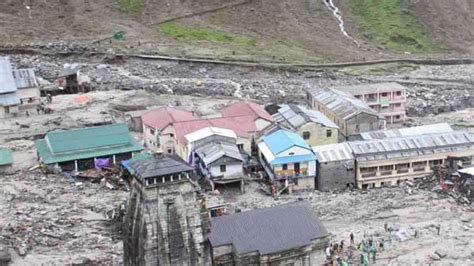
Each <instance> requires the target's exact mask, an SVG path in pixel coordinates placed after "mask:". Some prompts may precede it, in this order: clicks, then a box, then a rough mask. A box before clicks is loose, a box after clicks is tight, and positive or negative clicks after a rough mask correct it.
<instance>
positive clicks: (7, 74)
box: [0, 57, 17, 94]
mask: <svg viewBox="0 0 474 266" xmlns="http://www.w3.org/2000/svg"><path fill="white" fill-rule="evenodd" d="M16 90H17V87H16V84H15V80H14V79H13V74H12V66H11V64H10V59H9V58H8V57H0V94H4V93H9V92H15V91H16Z"/></svg>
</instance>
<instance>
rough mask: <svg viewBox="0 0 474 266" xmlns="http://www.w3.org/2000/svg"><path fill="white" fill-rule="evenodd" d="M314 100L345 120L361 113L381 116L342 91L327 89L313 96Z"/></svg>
mask: <svg viewBox="0 0 474 266" xmlns="http://www.w3.org/2000/svg"><path fill="white" fill-rule="evenodd" d="M313 99H315V100H316V101H318V102H320V103H321V104H323V105H324V106H326V107H327V108H328V109H329V110H331V111H332V112H333V113H334V114H336V115H337V116H338V117H340V118H341V119H344V120H347V119H349V118H351V117H353V116H354V115H357V114H360V113H367V114H370V115H374V116H377V117H380V115H379V114H378V113H377V112H376V111H374V110H373V109H371V108H370V107H369V106H368V105H367V104H365V103H364V102H362V101H361V100H359V99H356V98H355V97H354V96H352V95H350V94H348V93H345V92H342V91H338V90H330V89H325V90H322V91H320V92H318V93H316V94H315V95H313ZM380 118H381V117H380Z"/></svg>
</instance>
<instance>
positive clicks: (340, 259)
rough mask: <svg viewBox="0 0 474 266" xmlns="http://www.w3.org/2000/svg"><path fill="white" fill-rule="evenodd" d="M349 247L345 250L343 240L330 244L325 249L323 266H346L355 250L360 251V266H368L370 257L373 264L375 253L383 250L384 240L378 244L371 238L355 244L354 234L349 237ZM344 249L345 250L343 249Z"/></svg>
mask: <svg viewBox="0 0 474 266" xmlns="http://www.w3.org/2000/svg"><path fill="white" fill-rule="evenodd" d="M349 239H350V245H349V247H348V248H346V246H345V244H344V240H341V241H340V242H335V243H334V242H333V243H330V244H329V246H327V247H326V262H325V264H324V265H328V266H329V265H338V266H346V265H349V261H348V259H350V258H352V257H353V254H354V252H355V251H356V250H358V251H360V253H361V254H360V264H362V265H369V260H370V258H371V257H372V260H373V262H374V263H375V261H376V257H377V252H378V251H380V250H383V249H384V240H383V239H381V240H379V241H378V242H376V241H374V240H373V239H372V238H368V239H366V238H365V237H364V239H363V240H362V241H361V242H359V243H357V244H356V242H355V240H354V233H352V232H351V233H350V235H349ZM345 248H346V249H345Z"/></svg>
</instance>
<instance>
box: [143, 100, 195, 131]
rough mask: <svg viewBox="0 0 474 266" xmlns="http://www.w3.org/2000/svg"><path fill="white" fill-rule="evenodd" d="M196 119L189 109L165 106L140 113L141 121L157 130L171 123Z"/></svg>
mask: <svg viewBox="0 0 474 266" xmlns="http://www.w3.org/2000/svg"><path fill="white" fill-rule="evenodd" d="M196 119H197V118H196V117H194V115H193V112H191V111H188V110H184V109H178V108H172V107H167V106H165V107H160V108H157V109H154V110H150V111H148V112H146V113H145V114H143V115H142V121H143V123H144V124H145V125H147V126H149V127H152V128H155V129H157V130H163V129H165V128H166V127H167V126H168V125H170V124H172V123H176V122H182V121H190V120H196Z"/></svg>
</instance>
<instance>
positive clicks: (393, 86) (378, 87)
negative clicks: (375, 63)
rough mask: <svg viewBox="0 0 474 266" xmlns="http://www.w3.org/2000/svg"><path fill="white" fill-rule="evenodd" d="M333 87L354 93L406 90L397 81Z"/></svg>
mask: <svg viewBox="0 0 474 266" xmlns="http://www.w3.org/2000/svg"><path fill="white" fill-rule="evenodd" d="M331 89H335V90H339V91H344V92H348V93H350V94H352V95H360V94H367V93H380V92H391V91H405V90H406V88H405V87H404V86H402V85H400V84H398V83H396V82H382V83H371V84H358V85H348V86H336V87H331Z"/></svg>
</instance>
